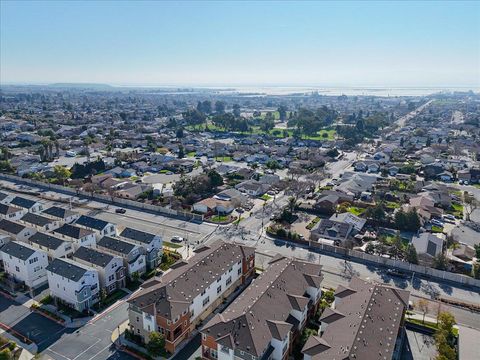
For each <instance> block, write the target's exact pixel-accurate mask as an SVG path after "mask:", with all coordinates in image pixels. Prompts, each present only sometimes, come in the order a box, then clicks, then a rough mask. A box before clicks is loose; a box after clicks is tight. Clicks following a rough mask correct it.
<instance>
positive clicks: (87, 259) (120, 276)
mask: <svg viewBox="0 0 480 360" xmlns="http://www.w3.org/2000/svg"><path fill="white" fill-rule="evenodd" d="M73 260H75V261H77V262H79V263H80V264H83V265H87V266H89V267H91V268H94V269H95V270H97V271H98V281H99V283H100V288H101V289H105V291H106V292H107V294H109V293H111V292H113V291H115V290H116V289H120V288H122V287H125V285H126V284H125V283H126V275H125V273H126V271H125V267H124V266H123V259H122V258H121V257H119V256H113V255H110V254H107V253H104V252H101V251H98V250H95V249H91V248H87V247H84V246H81V247H80V248H79V249H78V250H77V251H75V252H74V253H73Z"/></svg>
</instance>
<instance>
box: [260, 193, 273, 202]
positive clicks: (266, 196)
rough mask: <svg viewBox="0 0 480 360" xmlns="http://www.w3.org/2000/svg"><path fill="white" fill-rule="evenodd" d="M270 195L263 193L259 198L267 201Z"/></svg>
mask: <svg viewBox="0 0 480 360" xmlns="http://www.w3.org/2000/svg"><path fill="white" fill-rule="evenodd" d="M271 198H272V197H271V196H270V195H268V194H263V195H262V196H260V199H262V200H265V201H268V200H270V199H271Z"/></svg>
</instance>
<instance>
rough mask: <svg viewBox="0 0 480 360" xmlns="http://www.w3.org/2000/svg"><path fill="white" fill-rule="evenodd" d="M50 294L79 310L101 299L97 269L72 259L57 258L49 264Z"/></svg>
mask: <svg viewBox="0 0 480 360" xmlns="http://www.w3.org/2000/svg"><path fill="white" fill-rule="evenodd" d="M47 276H48V286H49V288H50V295H51V296H52V297H53V298H55V300H56V301H57V302H61V303H63V304H65V305H67V306H70V307H72V308H74V309H75V310H77V311H80V312H83V311H86V310H88V309H89V308H90V307H91V306H92V305H94V304H96V303H97V302H98V301H99V300H100V294H99V291H100V290H99V287H100V284H99V282H98V273H97V270H95V269H93V268H90V267H87V266H85V265H82V264H79V263H78V262H75V261H73V260H70V259H55V260H53V261H52V262H51V263H50V264H49V265H48V266H47Z"/></svg>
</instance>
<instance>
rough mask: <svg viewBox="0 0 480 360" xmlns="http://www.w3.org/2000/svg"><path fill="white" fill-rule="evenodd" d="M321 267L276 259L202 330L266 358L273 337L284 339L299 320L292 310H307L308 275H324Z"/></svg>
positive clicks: (237, 347)
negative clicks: (227, 337)
mask: <svg viewBox="0 0 480 360" xmlns="http://www.w3.org/2000/svg"><path fill="white" fill-rule="evenodd" d="M320 271H321V266H320V265H318V264H312V263H309V262H304V261H300V260H295V259H288V258H284V257H283V258H282V257H275V258H274V259H273V260H272V261H270V264H269V266H268V268H267V269H266V270H265V271H264V272H263V273H262V274H261V275H260V276H259V277H258V278H256V279H255V280H254V281H253V282H252V283H251V284H250V286H248V287H247V288H246V289H245V290H244V291H243V293H242V294H240V295H239V296H238V297H237V298H236V299H235V300H234V301H233V303H231V304H230V305H229V306H228V307H227V308H226V309H225V310H224V311H223V312H222V313H221V314H218V315H216V316H215V317H214V318H212V320H210V321H209V322H208V323H207V324H206V325H205V327H204V328H203V329H202V333H203V334H206V335H207V336H212V337H214V338H215V341H217V342H218V339H221V338H224V337H225V336H226V335H231V337H232V338H233V340H234V344H233V347H232V349H234V350H240V351H244V352H247V353H249V354H251V355H253V356H256V357H261V356H264V355H265V353H264V352H265V351H266V349H268V346H269V344H270V341H271V339H272V338H274V339H281V340H284V339H285V337H286V336H287V334H288V333H289V332H290V330H291V328H292V327H295V326H298V324H299V321H298V319H297V318H295V317H294V316H293V315H292V310H300V309H301V310H303V309H304V307H305V305H306V304H307V303H308V302H309V301H310V299H309V298H307V297H306V296H303V295H304V294H305V292H306V291H307V289H308V288H309V287H310V286H311V284H310V283H309V282H308V281H307V278H308V276H305V275H310V276H311V277H312V278H315V277H317V276H321V275H320Z"/></svg>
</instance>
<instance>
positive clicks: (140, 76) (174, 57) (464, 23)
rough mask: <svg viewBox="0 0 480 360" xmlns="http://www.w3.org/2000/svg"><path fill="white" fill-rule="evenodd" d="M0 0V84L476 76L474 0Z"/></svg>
mask: <svg viewBox="0 0 480 360" xmlns="http://www.w3.org/2000/svg"><path fill="white" fill-rule="evenodd" d="M0 6H1V9H0V10H1V19H0V20H1V22H0V23H1V25H0V26H1V28H0V29H1V35H0V36H1V39H0V40H1V44H0V50H1V54H0V61H1V63H0V65H1V67H0V76H1V78H0V81H1V83H3V84H6V83H11V82H21V83H50V82H101V83H110V84H152V85H241V84H243V85H258V84H271V85H273V84H278V85H326V86H327V85H339V86H345V85H350V86H359V85H364V86H469V87H479V86H480V2H474V1H471V2H460V1H454V2H445V1H440V2H434V1H428V2H415V1H409V2H387V1H385V2H382V1H373V2H346V1H340V2H307V1H305V2H286V1H281V2H273V1H267V2H229V1H222V2H221V1H212V2H201V1H194V2H187V1H182V2H160V1H159V2H154V1H151V2H139V1H135V2H133V1H132V2H129V1H123V2H114V1H105V2H101V1H77V2H62V1H51V2H44V1H32V2H29V1H6V0H1V5H0Z"/></svg>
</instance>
